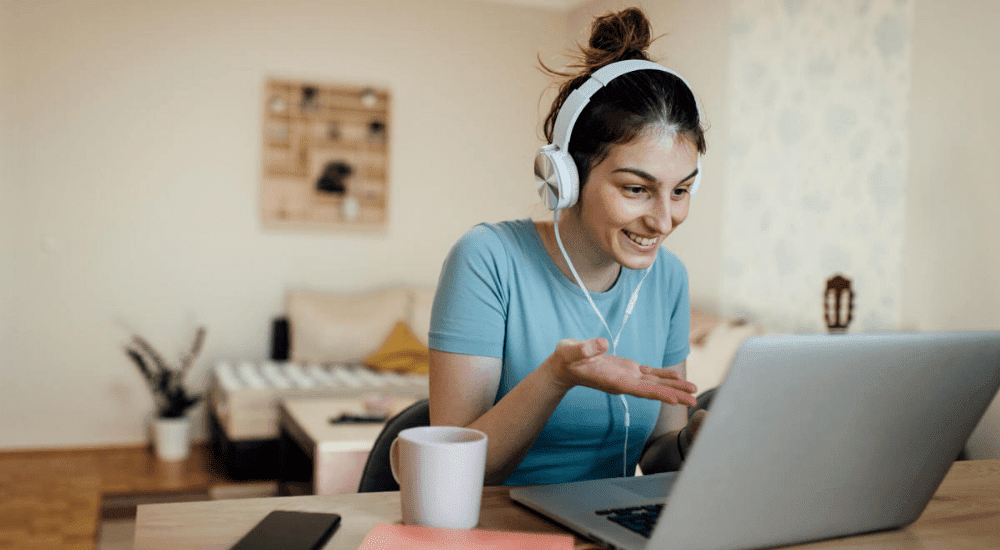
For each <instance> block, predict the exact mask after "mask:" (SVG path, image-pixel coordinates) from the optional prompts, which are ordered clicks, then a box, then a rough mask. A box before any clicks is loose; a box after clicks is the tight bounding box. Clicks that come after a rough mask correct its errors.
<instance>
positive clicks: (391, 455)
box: [389, 437, 399, 484]
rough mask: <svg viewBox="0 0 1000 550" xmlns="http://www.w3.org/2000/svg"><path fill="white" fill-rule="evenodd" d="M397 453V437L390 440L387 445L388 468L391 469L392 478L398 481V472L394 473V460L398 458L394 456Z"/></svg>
mask: <svg viewBox="0 0 1000 550" xmlns="http://www.w3.org/2000/svg"><path fill="white" fill-rule="evenodd" d="M397 455H399V437H396V439H393V440H392V445H390V446H389V469H390V470H392V479H395V480H396V483H397V484H398V483H399V474H397V473H396V462H397V461H398V460H399V459H398V458H396V456H397Z"/></svg>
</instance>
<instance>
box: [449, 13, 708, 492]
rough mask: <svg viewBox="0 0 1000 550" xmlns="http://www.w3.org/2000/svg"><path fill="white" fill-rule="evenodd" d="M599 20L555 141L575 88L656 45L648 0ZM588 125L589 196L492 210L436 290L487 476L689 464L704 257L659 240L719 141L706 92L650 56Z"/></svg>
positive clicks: (524, 477)
mask: <svg viewBox="0 0 1000 550" xmlns="http://www.w3.org/2000/svg"><path fill="white" fill-rule="evenodd" d="M591 31H592V33H591V38H590V42H589V48H585V49H584V51H583V52H582V53H583V63H582V65H581V68H582V69H583V70H582V72H581V74H579V75H576V76H575V77H573V78H571V79H569V80H568V81H567V82H565V83H564V84H563V85H562V88H561V90H560V93H559V95H558V97H557V98H556V100H555V101H554V103H553V106H552V109H551V111H550V113H549V115H548V117H547V119H546V123H545V134H546V138H547V139H548V140H549V142H550V143H552V142H553V138H554V134H556V133H558V132H559V131H560V130H559V129H558V128H557V127H558V126H559V125H560V124H562V125H563V131H564V132H567V133H568V131H566V130H565V128H566V126H565V124H566V122H565V117H567V116H569V115H565V114H564V120H562V121H560V118H559V113H560V110H561V108H562V107H564V106H566V105H565V103H566V102H567V98H568V97H569V96H570V93H571V92H572V91H573V90H575V89H577V88H580V87H581V86H582V85H584V83H586V82H588V81H590V80H591V76H592V75H593V74H594V73H595V72H596V71H598V70H599V69H601V68H602V67H610V66H612V65H614V64H615V63H618V65H614V67H620V66H623V65H624V64H621V63H620V62H621V61H625V60H630V59H640V60H648V58H647V57H646V54H645V50H646V49H647V48H648V46H649V43H650V26H649V22H648V20H647V19H646V17H645V15H644V14H643V13H642V11H641V10H638V9H635V8H630V9H626V10H623V11H622V12H619V13H614V14H608V15H605V16H603V17H600V18H597V19H596V20H595V22H594V24H593V27H592V29H591ZM609 71H610V69H609ZM606 72H607V71H606ZM563 76H567V75H563ZM592 85H593V82H591V84H588V87H589V86H592ZM588 89H589V88H588ZM574 101H576V100H570V102H574ZM571 126H572V130H571V133H570V134H569V135H570V139H569V144H568V152H569V154H570V156H571V157H572V162H573V164H574V165H575V168H576V172H577V173H578V182H579V185H578V197H579V198H578V199H577V200H575V203H574V204H572V205H571V206H568V207H567V206H566V205H567V204H569V203H573V202H574V201H573V200H572V199H571V200H569V201H568V202H567V203H565V204H562V205H560V207H559V208H558V209H556V213H555V220H554V221H552V222H532V221H531V220H518V221H511V222H504V223H500V224H481V225H479V226H476V227H475V228H473V229H472V230H470V231H469V232H468V233H466V234H465V235H464V236H463V237H462V238H461V239H459V241H458V242H457V243H456V244H455V246H454V248H453V249H452V251H451V253H450V254H449V255H448V258H447V259H446V260H445V264H444V267H443V270H442V273H441V279H440V281H439V284H438V289H437V294H436V295H435V302H434V308H433V314H432V322H431V331H430V347H431V365H430V412H431V423H432V424H435V425H459V426H468V427H471V428H476V429H479V430H482V431H484V432H486V433H487V435H488V436H489V448H488V452H487V464H486V482H487V484H499V483H506V484H510V485H527V484H538V483H555V482H564V481H577V480H583V479H597V478H603V477H612V476H616V475H619V474H624V475H629V474H630V473H632V472H634V471H635V466H636V464H640V465H641V467H642V469H643V471H644V472H647V473H649V472H654V471H666V470H670V469H676V468H677V467H678V466H679V464H680V461H681V460H682V459H683V453H684V451H685V448H686V446H687V445H689V444H690V438H691V434H692V433H693V431H694V430H693V429H691V430H685V429H684V428H685V425H686V423H687V412H686V408H685V406H694V405H695V399H694V396H693V394H694V392H695V391H696V389H695V387H694V385H693V384H691V383H689V382H686V381H685V380H684V377H685V364H684V361H685V358H686V357H687V354H688V351H689V344H688V329H689V324H690V319H689V315H690V312H689V302H688V283H687V274H686V271H685V269H684V266H683V265H682V264H681V262H680V260H678V259H677V257H676V256H674V255H673V254H671V253H670V252H668V251H666V250H661V249H660V245H661V244H662V242H663V240H664V239H665V238H666V237H667V236H668V235H670V233H671V232H672V231H673V230H674V229H675V228H676V227H677V226H678V225H680V224H681V223H682V222H683V221H684V220H685V219H686V217H687V213H688V205H689V201H690V192H691V187H692V186H693V185H695V183H696V181H697V177H696V176H697V175H698V169H699V162H698V159H699V155H700V154H702V153H704V151H705V139H704V135H703V131H702V129H701V122H700V116H699V113H698V106H697V103H696V101H695V98H694V95H693V94H692V92H691V90H690V89H689V88H688V87H687V85H686V84H685V83H684V81H683V80H682V79H681V78H679V77H678V76H677V75H675V74H673V73H671V72H669V71H666V70H665V69H664V70H633V71H631V72H626V73H625V74H621V75H620V76H617V77H614V78H613V80H611V81H610V82H607V84H606V85H605V86H603V87H601V88H600V89H598V90H597V91H596V92H595V93H594V94H593V96H591V97H590V100H589V103H587V104H586V106H585V107H583V108H582V110H581V111H579V115H578V117H577V118H576V120H575V124H571ZM544 192H545V190H544V189H543V193H544ZM584 288H585V289H586V290H584ZM619 324H620V325H619ZM619 326H620V328H619ZM664 367H665V368H664ZM696 418H698V419H700V416H698V417H696ZM692 424H694V422H693V423H692ZM692 428H693V426H692Z"/></svg>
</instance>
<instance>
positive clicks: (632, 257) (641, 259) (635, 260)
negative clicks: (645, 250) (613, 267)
mask: <svg viewBox="0 0 1000 550" xmlns="http://www.w3.org/2000/svg"><path fill="white" fill-rule="evenodd" d="M656 253H657V250H654V251H653V252H652V253H650V254H643V255H641V256H640V255H636V254H628V255H623V256H622V257H620V258H619V259H618V263H619V264H621V265H622V266H623V267H627V268H629V269H631V270H634V271H642V270H643V269H646V268H647V267H649V266H651V265H653V262H655V261H656Z"/></svg>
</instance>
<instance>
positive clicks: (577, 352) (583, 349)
mask: <svg viewBox="0 0 1000 550" xmlns="http://www.w3.org/2000/svg"><path fill="white" fill-rule="evenodd" d="M556 351H557V352H558V353H559V355H560V356H562V359H563V361H565V362H566V363H574V362H576V361H582V360H584V359H589V358H591V357H595V356H597V355H600V354H602V353H604V352H606V351H608V341H607V340H605V339H604V338H591V339H590V340H584V341H583V342H581V341H579V340H575V339H573V338H566V339H564V340H560V341H559V343H558V344H556Z"/></svg>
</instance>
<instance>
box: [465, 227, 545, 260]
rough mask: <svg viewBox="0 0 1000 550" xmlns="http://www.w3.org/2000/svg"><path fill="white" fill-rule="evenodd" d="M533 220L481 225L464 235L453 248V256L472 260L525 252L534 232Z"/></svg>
mask: <svg viewBox="0 0 1000 550" xmlns="http://www.w3.org/2000/svg"><path fill="white" fill-rule="evenodd" d="M531 223H532V222H531V220H514V221H504V222H499V223H480V224H478V225H476V226H474V227H472V228H471V229H469V230H468V231H466V232H465V234H464V235H462V236H461V237H460V238H459V239H458V241H456V243H455V245H454V246H453V247H452V255H457V256H460V257H470V258H477V257H478V258H484V257H492V258H494V259H497V258H500V257H509V256H510V252H511V251H516V250H523V249H524V248H525V246H524V243H525V240H526V239H528V238H529V237H530V235H529V233H528V232H529V230H533V227H532V226H531Z"/></svg>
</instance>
